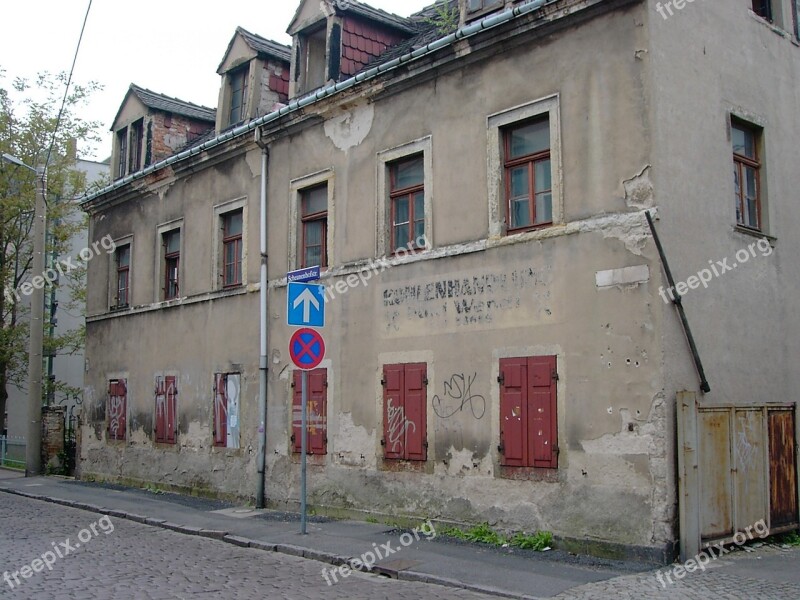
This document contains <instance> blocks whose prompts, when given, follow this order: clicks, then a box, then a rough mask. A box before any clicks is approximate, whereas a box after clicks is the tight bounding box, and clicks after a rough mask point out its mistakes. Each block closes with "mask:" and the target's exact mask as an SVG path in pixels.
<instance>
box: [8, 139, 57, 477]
mask: <svg viewBox="0 0 800 600" xmlns="http://www.w3.org/2000/svg"><path fill="white" fill-rule="evenodd" d="M2 159H3V160H4V161H6V162H9V163H11V164H12V165H16V166H18V167H23V168H25V169H28V170H29V171H33V172H34V173H35V174H36V201H35V204H34V211H33V265H32V269H33V277H32V279H31V287H32V288H33V291H32V293H31V323H30V345H29V347H28V431H27V436H26V437H27V439H26V442H25V476H26V477H32V476H35V475H39V473H40V471H41V470H42V366H43V359H44V357H43V356H42V354H43V353H42V342H43V339H44V287H45V279H44V258H45V257H44V255H45V252H46V245H45V236H46V235H47V201H46V194H47V167H46V166H44V167H39V168H36V169H34V168H33V167H31V166H30V165H26V164H25V163H24V162H22V161H21V160H20V159H18V158H17V157H16V156H11V155H10V154H5V153H3V154H2Z"/></svg>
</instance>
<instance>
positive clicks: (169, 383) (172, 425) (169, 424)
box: [164, 375, 178, 444]
mask: <svg viewBox="0 0 800 600" xmlns="http://www.w3.org/2000/svg"><path fill="white" fill-rule="evenodd" d="M165 413H166V415H165V419H164V441H165V442H166V443H168V444H174V443H175V436H176V434H177V432H178V424H177V413H178V384H177V382H176V379H175V377H174V376H173V375H168V376H167V377H166V411H165Z"/></svg>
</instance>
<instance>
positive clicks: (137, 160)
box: [116, 119, 144, 179]
mask: <svg viewBox="0 0 800 600" xmlns="http://www.w3.org/2000/svg"><path fill="white" fill-rule="evenodd" d="M117 151H118V154H117V162H116V165H117V168H116V177H117V179H119V178H121V177H125V175H130V174H131V173H136V172H137V171H139V170H141V168H142V166H143V165H142V157H143V156H144V119H139V120H138V121H134V122H133V123H131V124H130V125H129V126H128V127H123V128H122V129H119V130H118V131H117Z"/></svg>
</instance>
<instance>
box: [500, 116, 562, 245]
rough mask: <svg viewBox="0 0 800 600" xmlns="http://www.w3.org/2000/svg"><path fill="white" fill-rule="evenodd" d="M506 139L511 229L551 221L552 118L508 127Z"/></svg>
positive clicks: (508, 221) (505, 157)
mask: <svg viewBox="0 0 800 600" xmlns="http://www.w3.org/2000/svg"><path fill="white" fill-rule="evenodd" d="M503 138H504V167H505V192H506V205H507V206H506V210H507V212H506V214H507V225H508V231H509V232H512V231H519V230H525V229H531V228H534V227H539V226H542V225H549V224H552V222H553V185H552V168H551V162H550V120H549V118H548V117H545V118H537V119H536V120H534V121H528V122H526V123H523V124H521V125H514V126H512V127H509V128H508V129H506V130H505V131H504V133H503Z"/></svg>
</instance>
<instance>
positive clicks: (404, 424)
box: [386, 398, 417, 452]
mask: <svg viewBox="0 0 800 600" xmlns="http://www.w3.org/2000/svg"><path fill="white" fill-rule="evenodd" d="M386 415H387V418H388V421H389V424H388V426H387V430H388V432H387V436H386V437H387V439H386V444H387V448H388V449H389V450H390V451H391V452H399V451H400V450H402V448H403V443H404V441H405V435H406V431H408V430H409V429H411V430H412V431H416V430H417V426H416V425H415V424H414V423H413V422H412V421H411V420H410V419H409V418H408V417H406V410H405V407H403V406H395V405H394V398H389V399H388V400H387V405H386Z"/></svg>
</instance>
